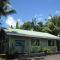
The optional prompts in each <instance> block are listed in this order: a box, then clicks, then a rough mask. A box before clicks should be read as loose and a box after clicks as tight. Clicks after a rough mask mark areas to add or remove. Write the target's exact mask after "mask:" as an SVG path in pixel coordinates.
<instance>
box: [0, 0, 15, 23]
mask: <svg viewBox="0 0 60 60" xmlns="http://www.w3.org/2000/svg"><path fill="white" fill-rule="evenodd" d="M12 13H16V11H15V10H14V9H12V8H11V7H10V0H0V19H1V17H2V16H5V17H6V16H7V15H9V14H12ZM0 24H1V22H0Z"/></svg>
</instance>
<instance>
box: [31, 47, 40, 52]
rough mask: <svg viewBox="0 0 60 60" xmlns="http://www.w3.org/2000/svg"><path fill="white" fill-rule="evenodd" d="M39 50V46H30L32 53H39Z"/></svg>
mask: <svg viewBox="0 0 60 60" xmlns="http://www.w3.org/2000/svg"><path fill="white" fill-rule="evenodd" d="M40 50H41V47H40V46H32V48H31V52H32V53H39V52H40Z"/></svg>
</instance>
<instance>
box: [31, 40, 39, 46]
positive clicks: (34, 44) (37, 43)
mask: <svg viewBox="0 0 60 60" xmlns="http://www.w3.org/2000/svg"><path fill="white" fill-rule="evenodd" d="M31 44H32V46H39V44H40V42H39V40H38V39H32V40H31Z"/></svg>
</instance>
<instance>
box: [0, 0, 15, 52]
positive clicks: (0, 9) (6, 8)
mask: <svg viewBox="0 0 60 60" xmlns="http://www.w3.org/2000/svg"><path fill="white" fill-rule="evenodd" d="M12 13H16V11H15V10H14V9H12V8H11V7H10V0H0V19H1V17H2V16H5V17H6V16H7V15H9V14H12ZM0 24H1V22H0ZM0 30H1V29H0ZM0 32H1V31H0ZM1 33H2V32H1ZM3 34H4V33H3ZM4 35H5V34H4ZM2 36H3V35H1V34H0V47H1V49H2V50H3V49H4V48H3V47H5V49H6V46H5V45H6V43H7V42H5V41H6V39H5V38H3V39H1V37H2ZM2 41H3V42H2ZM4 44H5V45H4ZM2 46H3V47H2ZM2 50H1V51H0V52H2Z"/></svg>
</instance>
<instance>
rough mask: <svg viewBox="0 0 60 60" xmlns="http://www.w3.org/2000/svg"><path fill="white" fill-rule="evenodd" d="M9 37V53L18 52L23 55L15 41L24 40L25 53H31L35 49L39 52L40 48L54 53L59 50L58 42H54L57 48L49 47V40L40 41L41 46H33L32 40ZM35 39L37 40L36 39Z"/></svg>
mask: <svg viewBox="0 0 60 60" xmlns="http://www.w3.org/2000/svg"><path fill="white" fill-rule="evenodd" d="M8 37H9V49H8V50H9V53H14V52H18V53H21V49H22V48H21V47H16V41H15V40H23V41H24V43H23V44H24V53H30V52H31V51H32V50H33V49H34V50H38V49H40V48H48V49H51V50H52V51H53V52H54V51H56V50H57V47H56V40H54V44H55V46H48V39H39V42H40V44H39V46H32V45H31V40H32V38H28V37H18V36H8ZM34 39H35V38H34Z"/></svg>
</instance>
